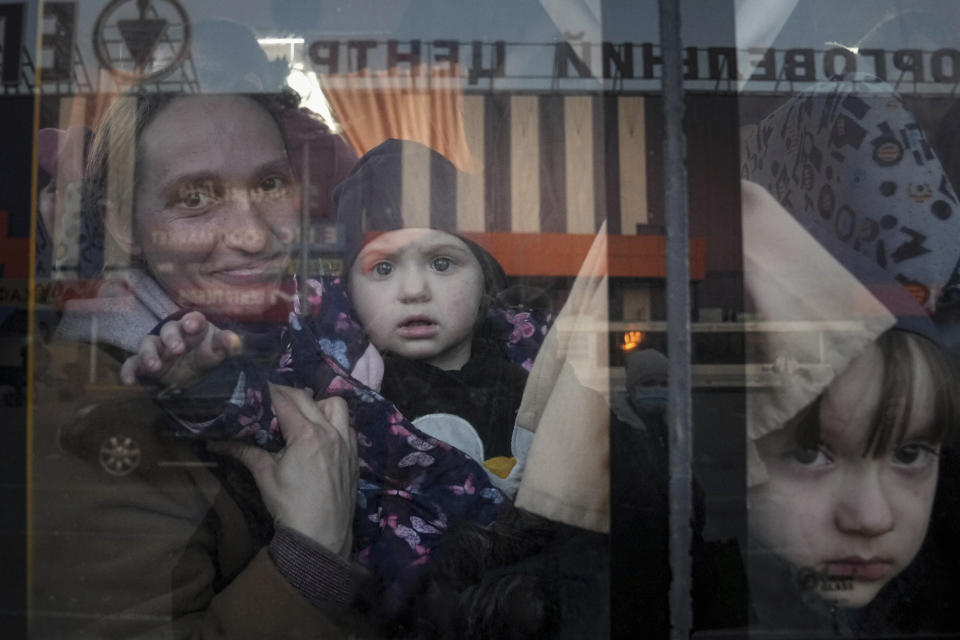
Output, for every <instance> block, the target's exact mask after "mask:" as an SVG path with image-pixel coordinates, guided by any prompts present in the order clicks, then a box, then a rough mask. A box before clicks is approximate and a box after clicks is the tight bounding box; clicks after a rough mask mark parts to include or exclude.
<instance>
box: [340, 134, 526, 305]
mask: <svg viewBox="0 0 960 640" xmlns="http://www.w3.org/2000/svg"><path fill="white" fill-rule="evenodd" d="M468 179H469V177H468V176H467V175H466V174H464V173H463V172H461V171H459V170H458V169H457V168H456V167H455V166H453V164H452V163H451V162H450V161H449V160H447V159H446V158H445V157H443V156H442V155H441V154H439V153H437V152H436V151H434V150H433V149H431V148H429V147H426V146H424V145H422V144H420V143H418V142H412V141H409V140H396V139H394V138H391V139H389V140H387V141H385V142H383V143H381V144H380V145H378V146H377V147H375V148H373V149H371V150H370V151H368V152H367V153H366V154H364V156H363V157H362V158H360V161H359V162H358V163H357V165H356V166H355V167H354V169H353V171H352V172H351V174H350V175H349V176H348V177H347V179H346V180H344V181H343V183H342V184H341V185H340V186H339V187H338V188H337V190H336V191H335V192H334V196H333V198H334V209H335V211H336V216H337V220H338V222H340V224H342V225H343V232H344V237H345V245H346V248H345V250H344V269H345V270H349V269H350V266H351V265H352V264H353V262H354V260H356V257H357V255H358V254H359V253H360V250H361V249H362V248H363V245H364V244H365V243H366V241H367V240H368V239H369V235H368V234H371V233H372V232H377V231H395V230H397V229H406V228H423V229H435V230H437V231H444V232H447V233H450V234H453V235H455V236H457V237H458V238H459V239H460V240H462V241H463V242H464V243H465V244H466V245H467V247H469V248H470V251H471V252H472V253H473V255H474V256H475V257H476V258H477V261H478V262H479V263H480V268H481V270H482V272H483V279H484V292H485V293H487V294H488V295H491V296H495V295H496V294H497V293H499V292H500V291H502V290H503V289H504V288H506V286H507V278H506V274H505V273H504V271H503V267H501V266H500V263H499V262H497V260H496V259H495V258H494V257H493V256H492V255H490V253H489V252H487V250H486V249H484V248H483V247H481V246H480V245H478V244H477V243H476V242H473V241H472V240H469V239H468V238H464V237H463V236H461V235H458V233H457V184H458V181H462V180H468Z"/></svg>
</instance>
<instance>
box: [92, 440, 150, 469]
mask: <svg viewBox="0 0 960 640" xmlns="http://www.w3.org/2000/svg"><path fill="white" fill-rule="evenodd" d="M99 459H100V467H101V468H103V470H104V471H106V472H107V473H109V474H110V475H112V476H125V475H128V474H131V473H133V472H134V471H136V470H137V468H138V467H139V466H140V463H141V461H142V460H143V452H142V451H141V449H140V445H139V444H138V443H137V441H136V440H134V439H133V438H131V437H130V436H127V435H123V434H122V433H120V434H114V435H110V436H107V437H106V438H104V439H103V441H101V443H100V451H99Z"/></svg>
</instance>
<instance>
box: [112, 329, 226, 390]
mask: <svg viewBox="0 0 960 640" xmlns="http://www.w3.org/2000/svg"><path fill="white" fill-rule="evenodd" d="M241 348H242V343H241V340H240V336H238V335H237V334H236V333H234V332H233V331H229V330H225V329H220V328H218V327H216V326H214V325H213V324H212V323H211V322H209V321H208V320H207V318H206V316H204V315H203V314H202V313H200V312H199V311H191V312H190V313H187V314H186V315H184V316H183V317H182V318H180V319H179V320H171V321H170V322H167V323H166V324H164V325H163V326H162V327H161V328H160V335H156V336H155V335H148V336H146V337H145V338H144V339H143V340H142V341H141V342H140V349H139V350H138V351H137V353H136V354H135V355H132V356H130V357H129V358H127V360H126V362H124V363H123V366H122V367H121V368H120V379H121V381H122V382H123V383H124V384H127V385H132V384H135V383H136V381H137V376H144V377H148V378H153V379H155V380H158V381H159V382H161V383H162V384H165V385H171V384H176V385H184V384H187V383H189V382H192V381H193V380H195V379H196V378H198V377H199V376H200V375H201V374H203V372H204V371H207V370H209V369H212V368H213V367H215V366H217V365H218V364H220V363H221V362H223V360H224V359H225V358H226V357H227V356H228V355H234V354H237V353H239V352H240V350H241Z"/></svg>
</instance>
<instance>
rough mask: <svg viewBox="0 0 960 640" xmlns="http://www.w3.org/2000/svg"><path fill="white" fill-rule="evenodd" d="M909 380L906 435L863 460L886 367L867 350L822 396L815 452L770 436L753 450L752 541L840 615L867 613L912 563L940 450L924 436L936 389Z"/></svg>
mask: <svg viewBox="0 0 960 640" xmlns="http://www.w3.org/2000/svg"><path fill="white" fill-rule="evenodd" d="M918 368H919V369H920V370H919V371H917V373H916V374H915V378H914V389H913V393H914V395H913V411H912V413H911V415H910V417H909V424H908V425H907V430H906V435H905V437H904V439H903V441H901V442H895V443H892V444H891V445H890V447H888V449H887V450H886V451H884V452H883V453H882V455H880V456H874V455H873V454H872V453H870V454H867V455H866V456H864V450H865V448H866V444H867V436H868V434H869V432H870V425H872V424H873V421H874V420H875V419H876V415H875V414H876V413H877V407H878V406H879V404H880V394H881V387H882V378H883V359H882V356H881V354H880V350H879V348H877V347H876V346H872V347H871V348H870V349H868V350H867V351H866V352H865V353H864V354H863V355H861V356H860V357H859V358H857V359H856V360H854V361H853V363H852V364H851V365H850V367H849V368H848V369H847V370H846V371H845V372H843V374H841V375H840V376H838V377H837V379H836V380H835V381H834V382H833V384H832V385H831V386H830V388H829V389H828V390H827V392H826V393H825V394H824V396H823V398H822V400H821V403H820V407H819V421H820V436H819V443H818V444H816V445H811V446H805V445H802V444H799V443H798V439H797V436H796V434H795V433H790V432H788V430H780V431H775V432H773V433H771V434H769V435H767V436H764V437H763V438H761V439H760V440H758V441H757V446H758V449H759V451H760V456H761V458H762V459H763V462H764V463H765V465H766V468H767V471H768V473H769V480H768V481H767V482H765V483H763V484H762V485H759V486H757V487H753V488H751V489H750V491H749V512H748V513H749V524H750V533H751V535H752V536H753V537H754V538H756V539H757V540H759V541H760V542H761V543H762V544H763V545H765V546H766V547H767V548H768V549H769V550H770V551H772V552H774V553H776V554H778V555H780V556H781V557H783V558H785V559H786V560H788V561H789V562H790V563H791V564H792V565H793V566H795V567H797V568H799V569H800V570H801V571H802V572H803V573H801V574H800V576H799V577H798V579H799V580H800V582H801V585H800V586H801V588H809V589H816V590H817V591H818V593H819V594H820V595H821V596H823V597H824V598H825V599H827V600H830V601H832V602H836V603H838V604H840V605H841V606H844V607H861V606H864V605H866V604H867V603H869V602H870V601H871V600H873V598H874V597H875V596H876V595H877V593H879V591H880V589H882V588H883V587H884V585H886V584H887V583H888V582H889V581H890V580H891V579H893V578H894V577H895V576H896V575H897V574H898V573H900V571H902V570H903V569H904V568H905V567H906V566H907V565H908V564H909V563H910V562H911V561H912V560H913V558H914V557H915V556H916V554H917V552H918V551H919V550H920V546H921V544H922V543H923V539H924V537H925V535H926V531H927V525H928V523H929V520H930V512H931V508H932V506H933V497H934V492H935V489H936V485H937V469H938V460H939V459H938V454H939V449H940V445H939V443H938V442H936V441H935V439H934V438H932V436H931V435H930V429H931V426H932V409H931V407H932V405H933V393H932V391H930V389H931V388H932V385H933V380H932V379H931V375H930V372H929V370H928V369H927V368H926V367H925V366H920V367H918Z"/></svg>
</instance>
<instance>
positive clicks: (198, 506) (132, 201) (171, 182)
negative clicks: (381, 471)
mask: <svg viewBox="0 0 960 640" xmlns="http://www.w3.org/2000/svg"><path fill="white" fill-rule="evenodd" d="M295 108H296V102H295V101H294V100H291V99H290V97H289V96H285V95H281V96H209V97H206V96H204V97H200V96H192V97H186V96H169V95H140V96H132V97H125V98H121V99H119V100H118V102H117V103H116V104H115V105H113V106H112V107H111V109H110V110H109V112H108V113H107V114H106V115H105V117H104V120H103V123H102V124H101V127H100V129H99V131H98V134H97V138H96V140H95V142H94V146H93V150H92V155H91V160H90V167H91V172H90V176H89V192H88V197H87V204H88V205H92V206H93V207H94V208H95V210H96V212H97V213H99V214H101V215H102V216H103V219H104V222H105V225H106V229H107V231H108V233H109V238H110V240H111V242H112V243H113V244H112V247H111V249H112V256H113V260H112V261H111V260H110V257H111V253H108V261H107V270H108V271H109V270H110V269H111V267H112V268H113V269H115V270H116V271H119V274H120V277H119V278H114V279H111V280H107V281H105V282H104V284H103V286H102V287H101V290H100V295H99V297H98V298H96V299H93V300H86V301H78V302H77V303H76V304H74V305H72V306H70V307H68V309H67V312H66V314H65V315H64V320H63V323H62V324H61V326H60V328H59V331H58V340H57V341H56V342H55V344H54V345H53V347H52V348H51V354H52V358H53V362H54V363H55V364H54V365H52V366H51V372H50V375H49V376H48V377H47V378H46V379H44V380H43V381H41V387H40V392H39V394H38V397H40V398H44V399H51V400H54V399H55V400H54V401H51V402H44V403H43V406H40V407H38V409H37V414H36V424H37V429H36V449H35V450H36V452H37V455H36V457H35V460H34V462H35V465H34V480H35V491H34V505H35V511H34V514H35V517H34V520H33V540H34V549H33V551H34V553H33V557H34V567H35V575H34V583H33V584H34V588H33V591H32V598H33V600H32V602H33V606H32V608H33V611H34V627H33V629H34V632H35V633H36V635H38V636H41V637H65V636H67V635H71V634H76V633H77V632H78V628H83V629H84V631H86V632H88V633H91V634H92V635H94V636H96V637H122V638H129V637H135V636H137V635H140V634H144V635H152V634H157V633H162V634H169V633H172V634H173V635H176V636H185V637H230V638H243V637H250V638H263V637H289V636H293V635H306V636H310V637H337V638H339V637H343V636H344V635H345V633H346V632H345V631H344V630H343V626H344V625H347V626H349V625H350V623H349V622H347V621H346V619H345V618H346V615H345V614H344V610H345V607H346V605H347V603H348V602H349V601H350V599H351V597H352V595H353V591H354V589H355V587H356V585H357V583H358V581H359V580H360V578H361V575H360V573H359V572H358V571H357V570H356V569H355V568H354V567H353V566H352V565H351V563H350V562H349V560H348V558H349V552H350V550H351V521H352V514H353V509H354V500H355V494H356V482H357V479H356V477H357V472H356V450H355V446H356V445H355V439H354V438H353V437H352V435H351V434H350V433H349V427H348V417H347V411H346V407H345V405H344V404H343V402H342V401H341V400H340V399H330V400H325V401H320V402H314V401H313V400H312V399H311V397H310V396H309V395H306V393H305V392H304V391H302V390H292V389H285V388H282V387H274V388H273V389H272V392H273V397H274V405H275V408H276V411H277V416H278V419H279V425H280V429H281V431H282V432H283V435H284V438H285V440H286V446H285V448H284V449H283V450H282V451H280V452H279V453H276V454H270V453H267V452H265V451H262V450H259V449H254V448H248V447H245V446H243V445H238V444H232V445H229V446H226V445H223V446H221V447H219V448H218V449H217V450H218V451H219V452H221V453H227V454H229V455H230V456H232V457H233V458H235V459H236V460H237V461H238V462H233V463H231V458H229V457H218V458H217V459H216V460H214V459H213V458H211V456H210V455H209V454H207V453H206V452H205V451H204V447H203V445H202V444H199V443H196V442H191V441H183V440H172V439H169V438H168V439H164V438H163V437H162V435H161V434H162V433H163V432H164V431H165V429H163V428H162V425H163V419H164V418H163V416H162V414H161V412H160V411H159V410H157V409H156V408H155V405H154V404H153V401H152V399H151V398H150V397H148V395H147V394H146V393H145V392H143V391H139V390H134V391H117V390H116V388H112V385H118V384H119V368H120V364H121V363H122V361H123V359H124V358H125V357H126V356H127V355H129V354H130V353H131V352H133V351H134V350H135V349H136V347H137V345H138V343H139V341H140V339H141V338H142V337H143V336H144V335H146V334H147V333H148V332H149V331H150V330H151V329H152V328H153V327H154V326H155V325H156V324H157V323H158V322H159V321H160V320H161V319H162V318H164V317H166V316H167V315H169V314H170V313H173V312H175V311H177V310H178V309H179V308H180V307H181V306H190V307H194V308H199V309H202V310H204V311H205V312H206V313H208V314H209V315H210V316H211V317H215V318H225V319H226V318H230V319H234V320H236V319H244V320H249V319H251V318H265V317H268V316H269V314H270V312H271V309H272V308H273V307H274V306H275V305H276V304H277V303H278V299H279V298H281V297H282V296H279V295H278V293H279V292H280V291H281V287H280V283H281V279H282V277H283V276H284V274H285V273H286V270H287V266H288V263H289V260H290V253H291V252H290V249H291V246H292V243H293V242H294V240H295V238H296V235H297V234H296V229H297V222H298V219H299V198H300V192H299V188H298V185H297V183H296V180H295V178H294V174H293V171H292V169H291V164H290V160H289V158H288V154H287V151H286V145H285V143H284V137H283V134H282V131H281V127H280V124H279V123H280V122H281V120H282V118H283V116H284V114H286V113H289V112H290V111H291V110H293V109H295ZM88 213H90V211H88ZM117 256H120V257H121V260H119V261H118V260H117V259H116V258H117ZM127 261H129V262H130V263H131V264H132V265H133V267H132V268H123V269H119V268H118V266H119V265H117V264H116V263H117V262H127ZM111 275H112V274H111ZM254 342H255V340H254ZM248 346H250V345H248ZM81 368H82V369H83V371H82V373H81V374H80V375H79V376H78V373H80V370H81ZM80 376H82V378H81V379H83V380H88V381H89V382H90V383H92V384H90V385H87V388H86V389H77V387H76V379H77V377H80ZM134 442H135V443H136V445H135V446H136V449H133V448H132V445H131V443H134ZM91 443H92V444H93V446H94V447H96V446H97V445H98V444H99V443H103V444H102V446H103V447H106V448H101V449H100V450H96V449H94V451H93V452H92V453H93V456H94V457H93V459H91V455H90V454H91V451H90V445H91ZM111 443H112V445H111ZM118 443H119V444H118ZM111 446H112V448H111ZM118 449H119V450H121V452H125V454H126V458H124V459H125V460H126V461H127V462H130V461H131V460H135V459H136V457H137V456H139V455H142V456H143V457H144V458H146V457H147V456H146V454H147V453H148V452H149V453H152V454H153V455H151V456H150V459H149V460H144V461H143V464H141V465H140V466H139V467H137V468H136V469H135V470H134V471H133V472H132V473H129V474H127V475H123V476H121V477H112V476H110V475H109V472H111V471H113V472H116V471H126V470H128V469H124V468H120V467H117V466H116V459H115V458H116V457H117V455H118V454H117V451H118ZM134 454H136V455H134ZM97 455H99V462H100V463H102V464H103V468H101V466H100V465H98V464H97V462H98V460H97V458H96V456H97ZM111 455H112V456H113V457H112V458H111ZM131 456H132V457H131ZM244 467H245V468H246V469H244ZM246 470H249V472H250V473H249V474H248V473H247V472H246ZM104 471H107V472H108V473H104ZM307 505H309V508H307ZM317 505H322V507H321V508H317ZM46 613H49V615H45V614H46Z"/></svg>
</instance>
